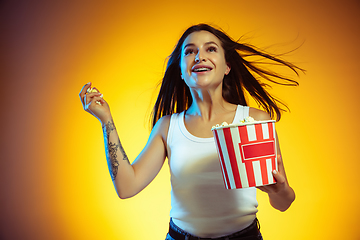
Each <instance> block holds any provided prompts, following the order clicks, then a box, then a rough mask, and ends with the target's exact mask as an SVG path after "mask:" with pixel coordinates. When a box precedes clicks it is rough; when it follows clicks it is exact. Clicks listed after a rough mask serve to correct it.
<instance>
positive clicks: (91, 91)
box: [86, 88, 103, 105]
mask: <svg viewBox="0 0 360 240" xmlns="http://www.w3.org/2000/svg"><path fill="white" fill-rule="evenodd" d="M86 92H87V93H97V92H99V91H98V90H97V89H96V88H88V89H87V90H86ZM100 97H101V98H102V97H103V95H102V94H101V95H100ZM96 103H97V104H99V105H101V102H100V101H96Z"/></svg>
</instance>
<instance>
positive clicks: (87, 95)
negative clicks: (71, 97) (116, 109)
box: [79, 83, 111, 123]
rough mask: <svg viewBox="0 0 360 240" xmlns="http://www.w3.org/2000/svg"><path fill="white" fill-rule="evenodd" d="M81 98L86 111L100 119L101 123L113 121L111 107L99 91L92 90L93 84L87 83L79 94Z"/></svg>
mask: <svg viewBox="0 0 360 240" xmlns="http://www.w3.org/2000/svg"><path fill="white" fill-rule="evenodd" d="M94 89H95V91H94ZM90 90H93V91H90ZM79 97H80V100H81V103H82V105H83V108H84V110H85V111H87V112H88V113H90V114H91V115H93V116H94V117H96V118H97V119H99V121H100V122H101V123H106V122H107V121H109V120H111V113H110V108H109V105H108V104H107V102H106V101H105V100H104V99H103V98H102V94H101V93H100V92H99V90H98V89H96V88H91V83H87V84H85V85H84V86H83V88H82V89H81V91H80V93H79Z"/></svg>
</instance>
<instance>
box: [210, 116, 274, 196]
mask: <svg viewBox="0 0 360 240" xmlns="http://www.w3.org/2000/svg"><path fill="white" fill-rule="evenodd" d="M212 131H213V134H214V138H215V143H216V147H217V152H218V154H219V160H220V165H221V170H222V175H223V178H224V183H225V187H226V188H227V189H237V188H247V187H256V186H263V185H268V184H273V183H275V182H276V181H275V179H274V177H273V175H272V173H271V172H272V171H273V170H274V169H276V170H277V161H276V156H277V153H276V138H275V120H270V121H258V122H249V123H244V124H241V125H240V124H239V125H228V126H223V127H218V128H215V129H213V130H212Z"/></svg>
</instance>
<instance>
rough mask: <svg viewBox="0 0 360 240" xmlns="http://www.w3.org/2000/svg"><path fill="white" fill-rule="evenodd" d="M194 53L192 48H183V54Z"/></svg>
mask: <svg viewBox="0 0 360 240" xmlns="http://www.w3.org/2000/svg"><path fill="white" fill-rule="evenodd" d="M192 53H194V50H192V49H186V50H185V56H186V55H189V54H192Z"/></svg>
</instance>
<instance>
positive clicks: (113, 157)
mask: <svg viewBox="0 0 360 240" xmlns="http://www.w3.org/2000/svg"><path fill="white" fill-rule="evenodd" d="M114 130H115V125H114V122H113V121H109V122H108V123H106V124H105V125H104V127H103V132H104V137H105V151H106V158H107V160H108V167H109V172H110V176H111V179H112V180H113V181H114V180H115V178H116V176H117V173H118V168H119V161H118V159H117V151H118V149H119V150H120V152H121V154H122V155H123V160H124V161H127V162H128V163H130V162H129V159H128V157H127V155H126V153H125V151H124V148H123V147H122V145H121V143H120V139H118V140H117V142H115V143H114V142H111V141H110V133H111V132H112V131H114Z"/></svg>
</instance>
